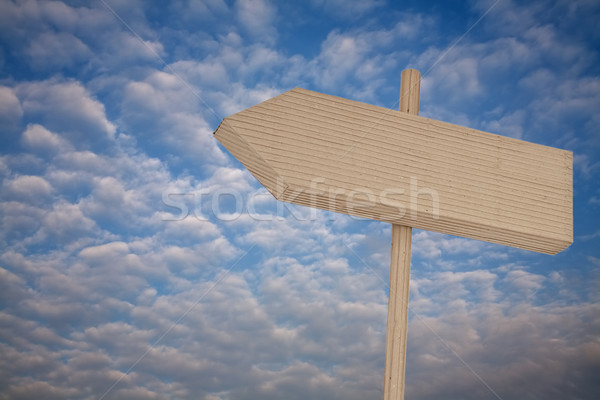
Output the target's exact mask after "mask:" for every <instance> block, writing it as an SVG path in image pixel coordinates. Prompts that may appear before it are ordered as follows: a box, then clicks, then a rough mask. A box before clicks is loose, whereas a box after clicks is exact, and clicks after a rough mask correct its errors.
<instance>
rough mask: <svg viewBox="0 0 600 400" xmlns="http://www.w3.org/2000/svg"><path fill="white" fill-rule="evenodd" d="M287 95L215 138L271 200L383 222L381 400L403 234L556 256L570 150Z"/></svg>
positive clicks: (412, 90)
mask: <svg viewBox="0 0 600 400" xmlns="http://www.w3.org/2000/svg"><path fill="white" fill-rule="evenodd" d="M419 85H420V74H419V72H418V71H416V70H411V69H409V70H405V71H403V72H402V79H401V89H400V111H394V110H389V109H385V108H382V107H376V106H373V105H369V104H365V103H360V102H356V101H351V100H347V99H343V98H339V97H335V96H329V95H326V94H322V93H317V92H313V91H309V90H305V89H301V88H296V89H293V90H290V91H288V92H285V93H283V94H281V95H279V96H276V97H273V98H271V99H269V100H267V101H264V102H263V103H260V104H258V105H256V106H253V107H250V108H248V109H246V110H243V111H241V112H239V113H237V114H234V115H232V116H229V117H227V118H225V119H224V120H223V121H222V122H221V124H220V125H219V127H218V128H217V130H216V131H215V137H216V138H217V139H218V140H219V141H220V142H221V143H222V144H223V145H224V146H225V147H226V148H227V149H228V150H229V152H230V153H231V154H232V155H233V156H234V157H236V158H237V159H238V160H239V161H240V162H241V163H242V164H243V165H244V166H245V167H246V168H247V169H248V170H249V171H250V172H251V173H252V175H254V176H255V177H256V179H258V181H259V182H260V183H261V184H262V185H263V186H265V188H266V189H267V190H268V191H269V192H270V193H271V194H273V196H274V197H275V198H276V199H278V200H281V201H285V202H289V203H294V204H300V205H305V206H309V207H315V208H320V209H324V210H331V211H336V212H341V213H344V214H350V215H354V216H359V217H366V218H370V219H375V220H379V221H384V222H389V223H392V246H391V265H390V298H389V305H388V327H387V340H386V362H385V380H384V400H401V399H403V398H404V371H405V365H404V364H405V353H406V329H407V317H408V293H409V278H410V250H411V232H412V228H420V229H426V230H431V231H436V232H442V233H448V234H452V235H457V236H463V237H468V238H473V239H479V240H485V241H489V242H493V243H500V244H503V245H507V246H512V247H519V248H522V249H527V250H533V251H537V252H542V253H547V254H556V253H558V252H559V251H561V250H563V249H565V248H566V247H568V246H569V245H570V244H571V243H572V242H573V204H572V198H573V192H572V185H573V183H572V176H573V170H572V165H573V160H572V153H571V152H568V151H565V150H559V149H555V148H552V147H546V146H541V145H537V144H533V143H529V142H525V141H521V140H517V139H513V138H508V137H504V136H500V135H495V134H491V133H486V132H482V131H477V130H474V129H469V128H465V127H462V126H458V125H453V124H448V123H445V122H440V121H436V120H433V119H428V118H423V117H419V116H418V115H417V114H418V109H419Z"/></svg>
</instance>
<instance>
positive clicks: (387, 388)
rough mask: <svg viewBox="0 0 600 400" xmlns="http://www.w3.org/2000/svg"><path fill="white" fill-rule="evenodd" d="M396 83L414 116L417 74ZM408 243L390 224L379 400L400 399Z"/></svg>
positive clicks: (408, 72) (408, 232) (408, 235)
mask: <svg viewBox="0 0 600 400" xmlns="http://www.w3.org/2000/svg"><path fill="white" fill-rule="evenodd" d="M400 82H401V84H400V102H399V110H400V111H401V112H405V113H408V114H412V115H418V114H419V97H420V94H421V88H420V87H421V74H420V73H419V71H417V70H414V69H405V70H404V71H402V75H401V80H400ZM411 244H412V228H411V227H410V226H402V225H397V224H393V225H392V246H391V253H390V294H389V301H388V315H387V329H386V341H385V369H384V382H383V400H403V399H404V387H405V383H404V382H405V379H406V344H407V343H406V342H407V337H408V298H409V282H410V255H411Z"/></svg>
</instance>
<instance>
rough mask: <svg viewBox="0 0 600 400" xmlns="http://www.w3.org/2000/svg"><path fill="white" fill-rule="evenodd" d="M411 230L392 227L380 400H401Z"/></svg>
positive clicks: (402, 395)
mask: <svg viewBox="0 0 600 400" xmlns="http://www.w3.org/2000/svg"><path fill="white" fill-rule="evenodd" d="M411 242H412V228H411V227H409V226H402V225H392V251H391V262H390V296H389V301H388V316H387V331H386V342H385V372H384V373H385V380H384V383H383V400H402V399H404V380H405V377H406V339H407V331H408V295H409V282H410V252H411Z"/></svg>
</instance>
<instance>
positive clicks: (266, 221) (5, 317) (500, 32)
mask: <svg viewBox="0 0 600 400" xmlns="http://www.w3.org/2000/svg"><path fill="white" fill-rule="evenodd" d="M598 21H600V3H599V2H598V1H593V0H587V1H586V0H582V1H566V0H558V1H554V2H548V1H527V2H520V1H511V0H498V1H496V0H491V1H490V0H480V1H479V0H473V1H456V2H446V1H397V2H392V1H389V2H387V1H384V0H363V1H358V0H357V1H354V0H347V1H343V0H310V1H298V2H293V1H281V2H269V1H263V0H240V1H230V0H227V1H224V0H198V1H193V0H190V1H184V0H174V1H170V2H151V1H145V2H144V1H135V0H133V1H131V0H127V1H125V0H90V1H87V2H79V1H66V2H58V1H34V0H31V1H29V0H28V1H20V0H19V1H6V0H4V1H2V2H0V121H1V122H0V132H1V133H0V134H1V138H2V140H1V141H0V180H1V182H0V219H1V223H0V224H1V225H0V399H39V398H44V399H66V398H69V399H98V400H100V399H203V400H249V399H319V400H321V399H322V400H332V399H349V400H353V399H357V400H358V399H361V400H363V399H380V398H381V397H382V394H383V371H384V360H385V334H386V318H387V299H388V282H389V262H390V255H389V254H390V236H391V227H390V225H389V224H386V223H382V222H376V221H368V220H361V219H357V218H353V217H349V216H346V215H339V214H334V213H330V212H326V211H311V210H310V209H308V208H303V207H300V206H293V205H288V204H283V203H278V202H276V201H275V200H274V199H273V198H272V197H271V196H270V195H269V194H268V193H267V192H266V191H265V190H264V189H263V188H262V187H261V185H260V184H259V183H258V182H257V181H256V179H254V178H253V177H252V175H250V174H249V172H247V171H246V170H245V169H244V167H243V166H242V165H241V164H240V163H239V162H238V161H236V160H235V159H234V158H233V157H232V156H231V155H230V154H229V153H228V152H227V150H226V149H225V148H223V147H222V146H221V145H220V144H219V143H218V142H217V141H216V140H215V139H214V138H213V135H212V134H213V132H214V130H215V129H216V128H217V127H218V125H219V122H220V121H221V120H222V119H223V118H224V117H227V116H229V115H231V114H233V113H236V112H238V111H240V110H243V109H245V108H247V107H250V106H252V105H255V104H258V103H260V102H261V101H264V100H266V99H268V98H270V97H273V96H275V95H278V94H280V93H283V92H285V91H286V90H289V89H292V88H294V87H298V86H299V87H303V88H306V89H310V90H315V91H319V92H323V93H327V94H331V95H336V96H341V97H345V98H349V99H352V100H356V101H362V102H366V103H370V104H375V105H378V106H382V107H387V108H391V109H397V107H398V96H399V86H400V72H401V71H402V70H403V69H405V68H416V69H418V70H419V71H420V72H421V75H422V81H421V100H420V115H422V116H425V117H429V118H434V119H438V120H442V121H446V122H451V123H455V124H459V125H463V126H467V127H470V128H475V129H479V130H484V131H488V132H493V133H497V134H500V135H505V136H509V137H514V138H519V139H523V140H526V141H530V142H533V143H538V144H542V145H546V146H552V147H557V148H561V149H565V150H569V151H572V152H573V155H574V168H573V178H574V179H573V182H574V199H573V201H574V202H573V204H574V243H573V244H572V245H571V246H570V247H569V248H568V249H566V250H564V251H562V252H561V253H559V254H558V255H555V256H549V255H544V254H538V253H534V252H530V251H525V250H519V249H515V248H509V247H505V246H500V245H495V244H490V243H485V242H481V241H475V240H468V239H463V238H459V237H453V236H448V235H444V234H439V233H434V232H427V231H420V230H414V231H413V242H412V267H411V281H410V303H409V304H410V313H409V324H408V349H407V367H406V398H407V399H411V400H437V399H444V400H451V399H467V400H468V399H478V400H480V399H501V400H511V399H525V400H527V399H565V398H569V399H596V398H597V396H598V393H600V381H599V380H598V376H599V374H600V290H599V289H600V272H599V271H600V226H599V223H598V222H599V221H600V218H599V212H600V180H599V178H598V176H599V175H600V134H599V133H600V113H599V112H598V110H600V29H599V28H600V26H599V22H598Z"/></svg>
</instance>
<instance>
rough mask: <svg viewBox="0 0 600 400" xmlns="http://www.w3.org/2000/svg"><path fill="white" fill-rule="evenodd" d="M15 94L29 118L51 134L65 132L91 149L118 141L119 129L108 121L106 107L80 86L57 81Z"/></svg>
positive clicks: (29, 85) (30, 86)
mask: <svg viewBox="0 0 600 400" xmlns="http://www.w3.org/2000/svg"><path fill="white" fill-rule="evenodd" d="M15 91H16V93H17V95H18V97H19V98H20V100H21V104H22V107H23V111H24V115H25V116H26V117H28V118H29V119H30V120H34V121H38V122H39V123H41V124H42V125H44V126H45V127H46V128H47V129H49V130H51V131H54V132H61V134H64V135H65V136H66V137H67V138H68V140H69V141H71V142H77V143H79V144H82V145H83V146H84V147H87V148H89V147H91V146H97V145H99V144H105V143H106V142H107V141H108V140H111V139H113V138H114V135H115V132H116V128H115V125H114V124H113V123H112V122H110V121H108V119H107V118H106V114H105V107H104V104H102V103H100V102H99V101H98V100H96V99H94V98H93V97H92V96H91V94H90V93H89V91H88V90H87V89H86V88H85V87H83V86H82V85H81V84H80V83H79V82H75V81H66V82H61V81H58V80H54V79H52V80H47V81H41V82H27V83H22V84H20V85H18V86H17V87H16V88H15Z"/></svg>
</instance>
